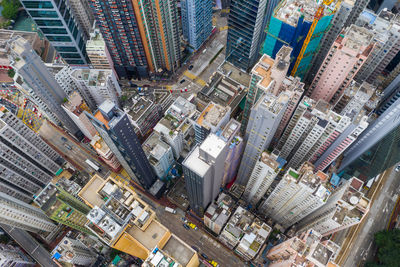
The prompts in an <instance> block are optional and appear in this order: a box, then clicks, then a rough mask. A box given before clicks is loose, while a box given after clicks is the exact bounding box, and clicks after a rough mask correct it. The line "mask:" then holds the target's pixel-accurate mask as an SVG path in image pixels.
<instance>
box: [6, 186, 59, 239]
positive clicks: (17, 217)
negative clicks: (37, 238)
mask: <svg viewBox="0 0 400 267" xmlns="http://www.w3.org/2000/svg"><path fill="white" fill-rule="evenodd" d="M0 202H1V205H0V210H1V212H0V223H2V224H6V225H10V226H12V227H17V228H20V229H22V230H26V231H29V232H33V233H42V232H51V231H53V230H54V229H56V227H57V226H56V224H54V223H53V222H52V221H51V220H50V219H48V218H47V216H46V214H44V213H43V211H42V210H41V209H39V208H36V207H34V206H31V205H28V204H26V203H24V202H22V201H20V200H18V199H16V198H13V197H11V196H9V195H6V194H4V193H1V192H0Z"/></svg>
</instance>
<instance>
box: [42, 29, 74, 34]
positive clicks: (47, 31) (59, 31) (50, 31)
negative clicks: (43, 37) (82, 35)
mask: <svg viewBox="0 0 400 267" xmlns="http://www.w3.org/2000/svg"><path fill="white" fill-rule="evenodd" d="M40 29H41V30H42V32H43V33H44V34H68V33H67V30H65V29H64V28H40Z"/></svg>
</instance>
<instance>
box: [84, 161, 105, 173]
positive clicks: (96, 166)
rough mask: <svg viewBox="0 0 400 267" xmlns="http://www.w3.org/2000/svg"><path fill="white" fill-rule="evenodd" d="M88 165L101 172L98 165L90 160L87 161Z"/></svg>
mask: <svg viewBox="0 0 400 267" xmlns="http://www.w3.org/2000/svg"><path fill="white" fill-rule="evenodd" d="M85 162H86V164H87V165H89V166H90V167H91V168H92V169H93V170H95V171H97V172H100V171H101V169H100V166H99V164H98V163H95V162H93V161H91V160H90V159H87V160H85Z"/></svg>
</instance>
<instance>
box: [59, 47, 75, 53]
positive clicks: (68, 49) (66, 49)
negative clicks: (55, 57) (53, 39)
mask: <svg viewBox="0 0 400 267" xmlns="http://www.w3.org/2000/svg"><path fill="white" fill-rule="evenodd" d="M55 49H56V50H57V51H58V52H78V51H77V50H76V48H75V47H66V46H56V47H55Z"/></svg>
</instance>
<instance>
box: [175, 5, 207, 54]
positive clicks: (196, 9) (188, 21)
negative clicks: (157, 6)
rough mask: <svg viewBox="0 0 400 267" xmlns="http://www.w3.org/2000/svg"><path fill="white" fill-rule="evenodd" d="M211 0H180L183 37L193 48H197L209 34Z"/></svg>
mask: <svg viewBox="0 0 400 267" xmlns="http://www.w3.org/2000/svg"><path fill="white" fill-rule="evenodd" d="M212 12H213V1H212V0H182V1H181V14H182V32H183V38H184V39H185V40H186V41H187V42H188V44H189V46H190V47H191V48H192V49H193V50H198V49H199V48H200V47H201V45H202V44H203V43H204V42H205V41H206V40H207V38H208V37H210V35H211V31H212V28H213V25H212Z"/></svg>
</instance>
